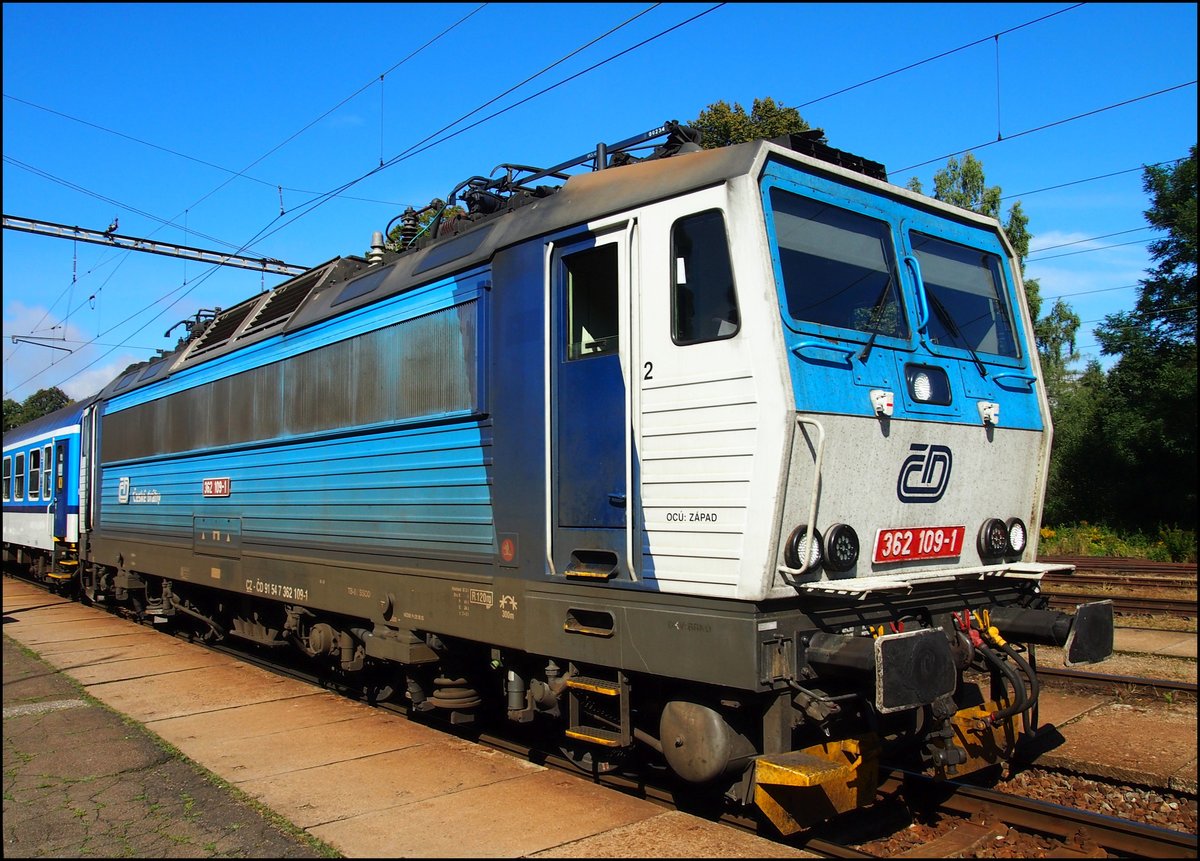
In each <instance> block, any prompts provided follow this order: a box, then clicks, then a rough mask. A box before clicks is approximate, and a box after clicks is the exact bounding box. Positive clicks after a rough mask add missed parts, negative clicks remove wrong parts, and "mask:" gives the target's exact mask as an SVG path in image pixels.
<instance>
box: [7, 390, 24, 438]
mask: <svg viewBox="0 0 1200 861" xmlns="http://www.w3.org/2000/svg"><path fill="white" fill-rule="evenodd" d="M19 424H21V405H20V404H19V403H17V402H16V401H14V400H13V399H12V398H5V399H4V429H5V430H6V431H7V430H10V429H11V428H15V427H16V426H17V425H19Z"/></svg>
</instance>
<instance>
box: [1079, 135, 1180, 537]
mask: <svg viewBox="0 0 1200 861" xmlns="http://www.w3.org/2000/svg"><path fill="white" fill-rule="evenodd" d="M1143 188H1145V190H1146V192H1147V194H1149V195H1150V197H1151V205H1150V208H1149V209H1148V210H1146V212H1145V216H1146V220H1147V221H1148V222H1149V223H1150V224H1151V225H1152V226H1154V227H1157V228H1159V229H1161V230H1165V231H1166V232H1167V235H1166V236H1165V237H1164V238H1162V239H1156V240H1154V241H1153V242H1151V243H1150V246H1149V248H1150V255H1151V259H1152V260H1154V261H1155V266H1154V268H1152V269H1151V270H1149V272H1148V273H1147V274H1148V276H1149V277H1147V278H1145V279H1143V280H1142V281H1141V282H1140V287H1139V289H1138V298H1137V302H1136V303H1135V305H1134V310H1133V311H1130V312H1122V313H1118V314H1110V315H1108V316H1107V317H1105V318H1104V323H1102V324H1101V325H1100V326H1098V327H1097V328H1096V337H1097V339H1098V340H1099V341H1100V345H1101V349H1102V351H1103V352H1104V354H1105V355H1119V356H1120V359H1118V361H1117V363H1116V364H1115V365H1114V366H1113V367H1112V369H1111V370H1110V371H1109V373H1108V381H1109V387H1108V392H1107V398H1106V401H1105V404H1104V409H1103V410H1102V411H1101V412H1100V415H1099V416H1098V417H1097V421H1096V427H1095V436H1096V438H1097V439H1101V440H1104V442H1105V444H1106V445H1107V446H1108V448H1109V454H1110V461H1109V463H1108V464H1106V468H1107V469H1108V470H1109V471H1110V474H1111V475H1112V480H1113V484H1114V485H1115V486H1116V487H1117V488H1120V492H1119V494H1118V496H1117V497H1115V498H1112V499H1111V500H1110V501H1109V505H1110V509H1111V511H1112V517H1113V518H1114V519H1115V520H1117V521H1118V522H1121V523H1123V524H1124V525H1126V526H1128V527H1131V528H1138V529H1155V528H1158V527H1161V526H1164V525H1172V524H1173V525H1186V526H1191V524H1194V523H1195V522H1196V514H1197V510H1196V419H1197V414H1196V395H1197V391H1196V371H1197V366H1196V298H1197V297H1196V292H1197V291H1196V199H1197V187H1196V147H1195V146H1194V145H1193V146H1192V149H1191V152H1190V154H1189V156H1188V158H1187V159H1184V160H1182V161H1180V162H1178V163H1177V164H1175V165H1174V166H1173V167H1167V168H1155V167H1147V168H1146V169H1145V172H1144V174H1143ZM1130 498H1135V499H1136V500H1137V504H1136V505H1131V504H1130V503H1129V500H1130Z"/></svg>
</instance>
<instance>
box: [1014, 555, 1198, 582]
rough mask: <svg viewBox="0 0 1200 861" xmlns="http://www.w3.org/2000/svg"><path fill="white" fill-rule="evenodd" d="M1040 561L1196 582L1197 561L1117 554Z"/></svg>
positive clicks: (1086, 569) (1076, 567) (1064, 557)
mask: <svg viewBox="0 0 1200 861" xmlns="http://www.w3.org/2000/svg"><path fill="white" fill-rule="evenodd" d="M1038 562H1051V563H1061V564H1065V565H1074V566H1075V570H1076V571H1097V572H1106V573H1107V572H1111V571H1117V572H1121V573H1124V574H1138V575H1143V576H1149V577H1178V578H1185V579H1186V578H1190V579H1191V583H1192V585H1195V583H1196V563H1195V562H1154V561H1151V560H1149V559H1129V558H1125V557H1117V556H1039V557H1038Z"/></svg>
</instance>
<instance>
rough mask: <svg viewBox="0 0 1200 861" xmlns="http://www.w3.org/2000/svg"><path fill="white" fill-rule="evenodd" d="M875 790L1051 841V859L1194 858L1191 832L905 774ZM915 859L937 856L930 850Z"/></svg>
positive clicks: (911, 803)
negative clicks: (1057, 843)
mask: <svg viewBox="0 0 1200 861" xmlns="http://www.w3.org/2000/svg"><path fill="white" fill-rule="evenodd" d="M880 792H881V793H887V792H892V793H895V792H902V793H903V794H904V797H905V798H906V800H908V802H909V804H910V805H914V806H928V805H932V806H933V807H934V808H935V809H936V810H937V811H938V812H939V813H940V812H948V813H952V814H954V815H956V816H959V817H966V818H969V819H971V820H973V821H974V822H975V823H976V824H977V827H982V828H987V827H988V824H989V823H999V824H1002V825H1004V826H1007V827H1010V828H1015V829H1017V830H1018V831H1022V832H1033V833H1037V834H1043V835H1049V836H1052V837H1055V838H1057V839H1059V840H1062V841H1063V842H1064V843H1065V844H1066V846H1065V847H1064V848H1063V849H1061V850H1057V851H1055V852H1054V853H1053V856H1052V857H1059V858H1062V857H1079V858H1084V857H1098V856H1097V852H1096V850H1103V852H1105V853H1108V854H1115V855H1119V856H1125V857H1135V858H1195V857H1196V852H1197V837H1196V835H1195V834H1187V833H1184V832H1181V831H1171V830H1169V829H1165V828H1156V827H1154V826H1150V825H1144V824H1141V823H1137V822H1130V821H1128V820H1124V819H1116V818H1114V817H1111V816H1104V815H1102V814H1098V813H1091V812H1089V811H1086V810H1080V809H1078V808H1074V807H1064V806H1062V805H1059V804H1053V803H1050V802H1046V801H1038V800H1035V799H1030V798H1025V797H1024V796H1020V795H1013V794H1010V793H1006V792H1002V791H999V790H995V789H985V788H982V787H978V786H971V785H969V784H965V783H958V782H954V781H935V780H933V779H932V778H928V777H925V776H924V775H920V774H914V773H911V772H896V773H893V775H892V776H890V777H889V778H888V779H887V780H886V781H885V782H884V785H883V786H881V787H880ZM973 836H977V835H973ZM928 848H930V849H931V850H932V849H933V848H934V847H933V846H932V845H930V846H929V847H928ZM920 857H928V858H933V857H939V855H938V854H937V853H936V852H932V851H931V852H930V854H923V855H921V856H920ZM941 857H944V856H941ZM1099 857H1104V856H1099Z"/></svg>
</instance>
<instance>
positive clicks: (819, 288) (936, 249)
mask: <svg viewBox="0 0 1200 861" xmlns="http://www.w3.org/2000/svg"><path fill="white" fill-rule="evenodd" d="M770 203H771V214H772V218H773V221H774V228H775V241H776V247H777V248H778V254H779V268H780V272H781V275H782V278H783V292H784V300H785V303H786V306H787V307H786V310H787V313H788V316H789V318H790V320H791V323H792V325H793V327H794V328H797V329H803V328H808V327H809V326H813V325H814V324H815V326H817V327H821V328H824V327H831V328H836V329H843V330H845V329H849V330H854V331H857V332H863V333H867V335H868V336H869V337H870V338H871V339H872V340H873V339H874V338H875V337H876V336H890V337H894V338H898V339H905V340H907V339H908V338H909V337H910V331H911V330H910V328H909V322H908V318H907V316H906V315H905V312H904V304H903V300H902V298H901V297H902V295H903V294H902V292H901V289H900V285H901V281H900V277H899V274H898V272H897V264H896V261H897V254H896V251H895V245H894V241H895V240H894V239H893V236H894V234H893V231H892V228H891V225H889V223H888V222H886V221H884V220H882V219H879V218H873V217H870V216H867V215H864V214H862V213H859V212H855V211H852V210H850V209H846V208H843V207H840V206H836V205H834V204H832V203H827V202H825V201H822V200H819V199H816V198H812V197H805V196H802V195H799V194H795V193H793V192H790V191H787V190H785V189H783V188H780V187H778V186H774V187H772V188H771V189H770ZM904 238H905V239H906V240H907V242H908V243H909V244H910V245H911V248H912V257H913V258H915V261H916V265H915V266H912V267H909V269H910V271H911V272H912V274H913V275H915V274H916V271H917V270H918V267H919V272H920V277H921V282H922V284H923V288H924V297H925V299H926V300H927V303H928V306H929V309H928V319H927V320H926V321H925V323H924V325H923V327H922V332H921V334H922V337H923V339H925V340H926V341H927V342H928V343H929V345H930V346H932V347H933V348H934V349H935V350H937V349H938V348H955V349H960V350H965V351H966V352H968V353H970V354H971V355H972V356H973V357H974V356H975V354H977V353H983V354H991V355H996V356H1003V357H1008V358H1016V357H1018V356H1019V355H1020V350H1019V348H1018V345H1017V338H1016V336H1015V333H1014V329H1013V323H1012V316H1011V312H1010V309H1009V305H1008V302H1007V301H1006V300H1005V296H1006V289H1005V280H1004V274H1003V273H1004V262H1003V260H1002V259H1001V258H1000V257H999V256H998V255H997V254H995V253H992V252H989V251H983V250H981V249H979V248H974V247H971V246H968V245H962V244H959V243H955V242H950V241H948V240H945V239H942V238H939V237H936V236H931V235H929V234H926V233H921V232H919V231H916V230H909V231H908V234H907V236H905V237H904Z"/></svg>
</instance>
